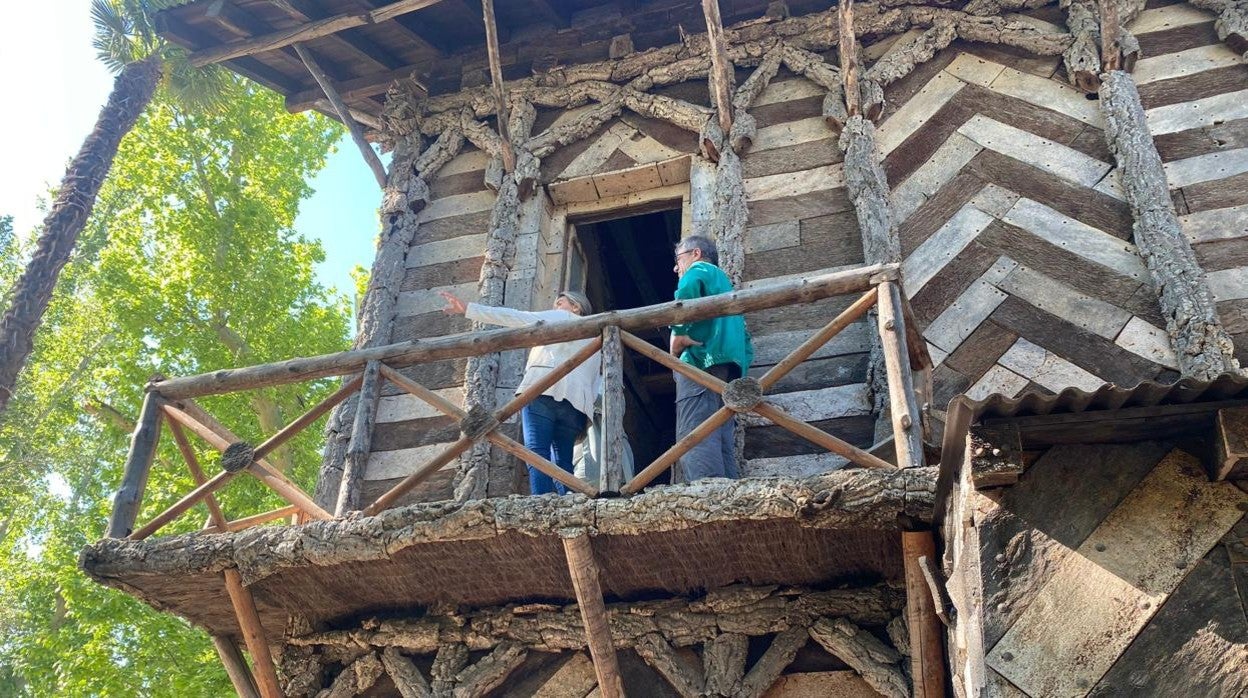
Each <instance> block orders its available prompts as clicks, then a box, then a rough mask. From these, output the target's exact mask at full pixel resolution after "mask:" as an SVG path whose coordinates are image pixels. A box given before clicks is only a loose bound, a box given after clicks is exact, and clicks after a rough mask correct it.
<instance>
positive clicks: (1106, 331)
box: [997, 265, 1132, 339]
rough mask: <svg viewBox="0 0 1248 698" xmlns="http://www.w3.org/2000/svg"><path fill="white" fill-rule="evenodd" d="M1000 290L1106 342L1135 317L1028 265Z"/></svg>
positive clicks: (1005, 280)
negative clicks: (1096, 335) (1100, 337)
mask: <svg viewBox="0 0 1248 698" xmlns="http://www.w3.org/2000/svg"><path fill="white" fill-rule="evenodd" d="M997 288H999V289H1001V290H1002V291H1005V292H1006V293H1009V294H1010V295H1013V296H1018V297H1019V298H1022V299H1023V300H1025V301H1027V302H1028V303H1031V304H1032V305H1034V306H1036V307H1037V308H1040V309H1041V310H1044V311H1046V312H1049V313H1052V314H1054V315H1056V316H1058V317H1060V318H1062V319H1063V320H1065V321H1066V322H1069V323H1071V324H1072V325H1075V326H1077V327H1082V328H1083V329H1085V330H1087V331H1089V332H1093V333H1095V334H1098V335H1100V336H1102V337H1105V338H1106V339H1114V338H1116V337H1117V336H1118V333H1119V332H1121V331H1122V328H1124V327H1126V325H1127V322H1128V321H1130V319H1131V317H1132V316H1131V313H1129V312H1127V311H1125V310H1123V309H1122V308H1119V307H1118V306H1116V305H1113V304H1112V303H1106V302H1105V301H1103V300H1101V299H1099V298H1095V297H1092V296H1089V295H1087V294H1084V293H1080V292H1079V291H1077V290H1075V289H1073V288H1071V287H1069V286H1067V285H1065V284H1063V283H1061V282H1060V281H1057V280H1056V279H1053V278H1050V277H1048V276H1046V275H1044V274H1041V273H1040V272H1038V271H1034V270H1032V269H1030V268H1029V267H1027V266H1024V265H1020V266H1019V267H1018V268H1016V269H1015V270H1014V271H1012V272H1010V273H1009V274H1008V275H1007V276H1006V277H1005V278H1004V279H1002V280H1001V281H1000V282H999V283H998V284H997Z"/></svg>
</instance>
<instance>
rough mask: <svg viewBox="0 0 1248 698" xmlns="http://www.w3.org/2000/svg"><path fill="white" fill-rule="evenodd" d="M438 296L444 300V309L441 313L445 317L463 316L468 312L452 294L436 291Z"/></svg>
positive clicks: (466, 307) (462, 303)
mask: <svg viewBox="0 0 1248 698" xmlns="http://www.w3.org/2000/svg"><path fill="white" fill-rule="evenodd" d="M438 295H439V296H442V298H443V299H445V300H446V307H445V308H443V309H442V312H444V313H446V314H447V315H463V314H464V313H466V312H468V306H467V305H465V304H464V302H463V301H461V300H460V299H458V298H456V297H455V296H453V295H452V294H450V293H447V292H446V291H438Z"/></svg>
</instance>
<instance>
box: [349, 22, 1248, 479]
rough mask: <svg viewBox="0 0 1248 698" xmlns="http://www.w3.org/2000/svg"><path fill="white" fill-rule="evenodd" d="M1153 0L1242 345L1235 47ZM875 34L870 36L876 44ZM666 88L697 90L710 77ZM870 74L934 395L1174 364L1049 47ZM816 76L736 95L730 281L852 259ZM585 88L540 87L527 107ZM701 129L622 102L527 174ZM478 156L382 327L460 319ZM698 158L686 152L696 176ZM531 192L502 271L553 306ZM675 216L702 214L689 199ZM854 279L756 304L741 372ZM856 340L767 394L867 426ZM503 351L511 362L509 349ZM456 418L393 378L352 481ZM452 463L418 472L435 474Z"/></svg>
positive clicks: (782, 449) (1142, 374) (770, 447)
mask: <svg viewBox="0 0 1248 698" xmlns="http://www.w3.org/2000/svg"><path fill="white" fill-rule="evenodd" d="M1166 2H1167V0H1153V2H1150V4H1149V8H1148V9H1147V10H1146V11H1144V12H1143V13H1142V14H1141V15H1140V16H1139V17H1138V18H1137V19H1136V20H1135V21H1134V22H1133V24H1132V25H1131V29H1132V30H1133V31H1134V33H1135V35H1136V36H1137V37H1139V39H1140V43H1141V46H1142V47H1143V50H1144V54H1145V58H1144V59H1142V60H1141V61H1140V62H1139V64H1138V66H1137V67H1136V71H1135V73H1136V79H1137V81H1138V83H1139V85H1140V93H1141V98H1142V99H1143V101H1144V106H1145V107H1146V109H1147V113H1148V119H1149V124H1150V127H1151V128H1152V130H1153V133H1154V136H1155V137H1156V140H1157V145H1158V148H1159V150H1160V152H1161V154H1162V157H1163V159H1164V160H1165V161H1166V163H1167V173H1168V175H1169V178H1170V181H1171V184H1172V187H1173V189H1174V197H1175V202H1176V206H1177V207H1178V210H1179V213H1180V214H1181V216H1182V220H1183V224H1184V228H1185V230H1186V231H1187V232H1188V234H1189V236H1190V237H1191V239H1192V241H1193V244H1194V247H1195V249H1196V252H1197V255H1198V257H1199V259H1200V262H1201V264H1202V265H1203V266H1204V268H1205V269H1206V271H1207V272H1208V278H1209V282H1210V285H1211V287H1212V288H1213V291H1214V293H1215V295H1216V296H1217V298H1218V308H1219V312H1220V314H1221V315H1222V318H1223V321H1224V322H1225V323H1226V325H1227V327H1228V329H1229V330H1230V331H1231V333H1232V335H1233V336H1234V337H1235V339H1236V342H1237V346H1238V348H1239V353H1240V355H1241V358H1248V356H1246V354H1248V111H1245V110H1248V107H1245V106H1244V105H1246V104H1248V68H1246V67H1245V66H1244V65H1243V63H1244V61H1243V59H1242V58H1240V57H1238V56H1236V55H1235V54H1234V53H1233V52H1232V51H1230V50H1229V49H1228V48H1226V47H1225V46H1224V45H1223V44H1221V43H1220V42H1219V41H1218V39H1217V36H1216V34H1215V32H1214V29H1213V20H1214V17H1213V16H1212V15H1211V14H1209V13H1207V12H1204V11H1202V10H1198V9H1195V8H1193V7H1191V6H1190V5H1187V4H1185V3H1184V4H1166ZM1031 15H1032V21H1034V22H1037V23H1044V22H1049V23H1056V24H1061V22H1062V21H1063V20H1062V18H1061V15H1060V11H1059V10H1058V8H1057V7H1056V6H1050V7H1045V8H1041V9H1039V10H1033V11H1031ZM886 42H887V40H886ZM886 42H881V43H880V44H877V45H876V46H873V47H868V49H867V55H879V52H880V49H881V48H882V47H883V46H884V45H886ZM739 77H744V72H743V74H742V76H739ZM664 91H665V92H668V93H670V94H672V95H673V96H679V97H681V98H683V99H688V100H690V101H698V102H700V103H705V102H706V100H707V95H706V87H705V84H704V83H702V81H693V82H690V83H685V84H682V85H675V86H671V87H668V88H664ZM886 97H887V105H886V111H885V114H884V116H883V119H882V121H881V124H880V126H879V129H878V137H879V142H880V146H881V150H882V152H883V155H884V167H885V170H886V172H887V175H888V178H889V182H890V183H891V185H892V187H893V194H894V200H895V206H896V209H897V213H898V220H899V228H900V234H901V237H902V248H903V256H904V260H903V264H904V273H905V282H906V289H905V290H906V293H907V295H908V296H909V298H910V301H911V303H912V304H913V306H914V310H915V315H916V319H917V322H918V324H919V325H920V328H921V329H922V331H923V334H924V336H925V338H926V340H927V342H928V348H929V350H930V351H931V353H932V355H933V358H934V359H935V360H936V362H937V368H936V370H935V374H934V378H935V382H936V402H937V405H938V406H939V405H943V404H945V403H946V402H947V401H948V400H949V399H951V398H952V397H953V396H955V395H957V394H959V393H962V392H966V393H968V394H969V395H971V396H972V397H975V398H982V397H984V396H986V395H988V394H990V393H1005V394H1009V395H1015V394H1018V393H1019V392H1021V391H1023V390H1026V389H1031V390H1041V391H1051V392H1058V391H1060V390H1062V389H1064V388H1067V387H1078V388H1083V389H1088V390H1091V389H1095V388H1096V387H1098V386H1099V385H1101V384H1102V383H1105V382H1112V383H1116V384H1118V385H1134V384H1136V383H1138V382H1140V381H1143V380H1150V379H1155V380H1170V379H1173V378H1174V377H1175V376H1176V373H1175V371H1174V368H1175V366H1176V362H1175V359H1174V356H1173V353H1172V351H1171V349H1170V347H1169V343H1168V341H1167V338H1166V334H1165V330H1164V327H1165V323H1164V320H1163V318H1162V317H1161V316H1160V313H1159V310H1158V305H1157V301H1156V298H1155V294H1154V292H1153V289H1152V285H1151V280H1150V278H1149V275H1148V272H1147V270H1146V269H1145V268H1144V266H1143V264H1142V262H1141V260H1140V258H1139V256H1138V255H1137V254H1136V251H1135V248H1134V246H1133V245H1132V242H1131V235H1132V231H1131V224H1132V221H1131V216H1130V213H1129V211H1128V209H1127V206H1126V203H1125V202H1124V201H1123V200H1122V192H1121V186H1120V183H1119V182H1118V179H1117V177H1118V174H1117V172H1116V168H1115V166H1114V164H1113V158H1112V156H1111V155H1110V154H1109V152H1108V150H1107V148H1106V145H1105V141H1104V134H1103V132H1102V128H1103V120H1102V118H1101V116H1100V113H1099V109H1098V107H1097V104H1096V102H1095V100H1094V99H1093V100H1090V99H1088V98H1087V96H1085V95H1083V94H1081V93H1079V92H1077V91H1076V90H1074V89H1072V88H1071V87H1069V86H1068V85H1067V83H1066V81H1065V79H1064V73H1063V69H1062V68H1061V66H1060V59H1058V58H1056V57H1054V58H1035V57H1028V56H1022V55H1014V54H1011V53H1008V52H1006V51H1005V50H1004V49H1002V48H1000V47H991V46H986V45H977V44H967V43H963V42H957V43H955V44H953V45H952V46H951V47H950V48H949V49H946V50H945V51H943V52H942V53H941V54H940V55H939V56H937V57H936V58H935V59H933V60H932V61H930V62H929V63H927V64H924V65H922V66H920V67H919V68H918V69H916V70H915V71H914V72H913V73H912V74H911V75H909V76H907V77H906V78H904V79H902V80H901V81H899V82H897V83H894V84H893V85H890V86H889V88H888V89H887V90H886ZM822 99H823V90H822V89H821V88H819V87H817V86H815V85H814V84H812V83H810V82H808V81H807V80H805V79H803V78H799V77H795V76H794V75H792V74H789V73H787V72H786V71H783V70H782V71H781V73H780V74H779V75H777V77H776V78H775V80H773V82H772V83H771V85H770V86H769V87H768V88H767V89H766V90H765V91H764V92H763V93H762V94H761V95H760V97H759V98H758V99H757V100H756V101H755V103H754V104H753V105H752V106H751V108H750V112H751V114H753V116H754V117H755V119H756V120H757V122H758V134H757V137H756V138H755V140H754V145H753V147H752V148H751V149H750V151H748V152H747V153H746V154H745V156H744V157H743V159H742V163H743V169H744V174H745V177H746V181H745V189H746V194H747V197H748V206H749V215H750V218H749V227H748V229H747V232H746V241H745V243H746V260H745V272H744V283H745V284H746V285H752V284H758V283H764V282H766V281H769V280H775V279H781V278H785V277H786V276H790V275H795V274H809V273H814V272H818V271H826V270H830V269H837V268H844V267H849V266H854V265H858V264H861V263H862V250H861V241H860V237H859V231H858V227H857V223H856V220H855V217H854V214H853V212H852V210H851V207H850V204H849V201H848V199H847V197H846V193H845V187H844V177H843V172H842V166H841V163H840V154H839V152H838V150H837V148H836V145H835V142H834V140H833V136H832V134H831V132H830V131H829V130H828V128H827V126H826V125H825V124H824V123H823V120H822V118H821V112H820V106H821V103H822ZM577 111H578V110H571V111H568V112H562V111H559V110H542V111H541V113H540V115H539V119H538V125H537V128H538V130H540V129H542V128H545V127H546V126H549V125H550V124H552V123H556V122H559V121H565V120H567V119H569V118H572V117H573V116H574V115H575V114H576V113H577ZM1241 112H1243V113H1241ZM696 147H697V143H696V137H695V135H694V134H692V133H690V132H686V131H683V130H681V129H678V128H676V127H674V126H671V125H669V124H666V123H663V122H659V121H654V120H650V119H645V118H642V117H639V116H637V115H635V114H632V113H631V112H628V111H625V112H624V113H623V114H621V115H620V116H619V117H617V118H615V119H612V120H611V121H609V122H607V123H606V124H604V125H603V126H602V127H601V128H600V129H598V131H597V132H596V133H595V134H593V135H592V136H590V137H589V138H586V139H584V140H581V141H579V142H577V143H574V144H572V145H571V146H569V147H567V148H564V149H562V150H560V151H558V152H556V153H554V154H552V155H550V156H548V157H547V158H545V159H544V161H543V179H544V180H545V181H547V182H551V181H563V180H569V179H574V178H577V177H585V176H586V175H595V174H601V173H604V172H615V171H619V170H622V169H627V168H630V167H635V166H637V165H639V164H645V163H653V162H660V161H663V160H666V159H670V158H671V157H673V156H676V155H679V154H682V153H694V152H695V150H696ZM485 165H486V157H485V156H484V155H483V154H482V153H480V152H478V151H475V150H469V151H468V152H465V153H464V154H461V155H460V156H459V157H457V158H456V159H455V160H453V161H452V162H451V163H450V164H448V165H447V166H446V167H445V168H443V170H442V171H441V172H439V174H438V177H437V178H436V179H435V180H434V182H433V183H432V185H433V193H434V200H433V202H432V204H431V205H430V206H429V208H428V209H426V211H425V212H424V213H423V214H422V224H421V228H420V231H419V232H418V233H417V238H416V241H415V243H414V245H413V247H412V250H411V252H410V254H409V259H408V266H409V269H408V275H407V277H406V279H405V281H404V286H403V295H402V297H401V300H400V315H401V317H400V319H399V321H398V323H397V326H396V328H395V334H394V336H395V339H396V340H400V339H408V338H414V337H419V336H432V335H439V334H446V333H448V332H455V331H461V330H464V329H467V327H468V325H467V323H465V322H463V321H462V320H461V319H457V318H448V317H445V316H443V315H441V314H440V313H439V312H438V307H439V306H440V301H439V299H438V298H437V296H436V293H435V291H436V289H439V288H445V289H448V290H452V291H454V292H456V293H459V294H461V296H464V297H471V295H473V294H474V293H475V289H476V282H477V277H478V275H479V272H480V265H481V261H482V258H483V248H484V240H485V235H486V232H487V227H488V220H489V215H490V206H491V205H492V203H493V200H494V195H493V194H492V193H491V192H489V191H488V190H487V189H486V188H485V186H484V184H483V170H484V168H485ZM710 167H713V166H709V164H708V163H705V162H704V161H700V159H699V158H697V157H696V156H695V157H694V164H693V168H692V169H693V173H692V179H693V180H695V181H694V183H693V184H694V186H693V189H694V190H695V191H693V192H691V195H692V197H693V198H695V199H696V198H697V192H698V190H699V187H698V182H699V181H700V180H701V179H703V178H704V177H705V175H706V174H707V173H708V172H710ZM587 182H589V183H587V185H586V186H591V185H592V186H597V185H593V184H592V182H593V180H592V178H591V179H590V180H587ZM612 193H613V192H606V193H602V192H597V193H596V194H595V195H598V196H608V195H611V194H612ZM615 193H618V192H615ZM536 201H537V202H538V203H536V204H535V205H534V207H533V208H531V209H530V210H529V211H528V212H527V213H526V216H525V222H524V224H523V226H522V227H524V230H525V234H524V235H522V236H521V240H520V241H519V242H518V245H517V263H516V268H515V270H514V271H513V279H512V282H514V288H515V291H514V293H513V292H512V291H511V290H510V289H511V288H512V287H511V285H510V284H511V283H512V282H509V291H508V300H507V303H508V305H513V306H514V307H522V308H529V307H538V306H541V307H545V306H546V305H547V304H549V302H550V298H551V297H552V294H553V293H554V292H555V287H556V286H557V285H558V283H559V278H558V274H559V270H560V268H561V266H562V261H561V260H562V255H563V249H562V245H563V238H562V232H563V230H564V226H565V223H564V219H563V218H561V217H560V214H559V210H558V208H557V207H555V206H554V205H553V204H551V203H550V202H549V201H546V200H542V199H540V198H539V199H536ZM702 203H705V202H702ZM703 208H705V207H704V206H703ZM686 209H687V210H689V211H693V212H694V213H692V214H691V215H692V216H696V215H697V214H696V212H697V211H698V210H701V209H700V208H699V202H698V201H696V200H695V201H693V202H692V204H691V205H690V206H687V207H686ZM687 227H688V228H689V229H693V230H697V229H698V228H699V227H700V226H699V221H696V220H690V221H687ZM848 300H849V299H834V300H829V301H825V302H822V303H819V304H815V305H813V306H809V307H800V308H786V309H775V310H771V311H766V312H760V313H754V314H752V315H751V316H750V317H749V318H748V320H749V326H750V329H751V332H752V333H753V335H754V340H755V348H756V359H755V366H754V367H753V369H752V373H761V372H762V371H765V370H766V369H767V367H769V366H771V365H773V364H774V363H775V362H776V361H778V360H779V359H780V358H781V357H782V356H783V355H784V353H785V352H786V351H787V350H788V349H790V348H792V347H794V346H796V344H797V343H798V342H800V341H801V339H802V338H804V337H805V336H807V335H808V333H809V332H810V331H811V330H813V329H814V328H816V327H818V326H819V325H821V324H823V322H826V320H827V319H828V318H829V317H831V315H832V314H833V313H835V312H837V311H838V310H839V309H840V308H842V307H844V306H845V305H846V304H847V303H848ZM534 304H536V305H534ZM868 345H869V335H868V330H867V327H866V325H865V324H863V323H858V324H856V325H854V326H852V327H850V328H849V329H848V330H847V331H846V332H845V333H844V334H843V335H842V336H841V337H840V338H838V339H837V340H834V342H833V343H832V344H831V345H830V346H829V347H828V348H826V349H825V350H823V351H822V352H820V353H819V354H818V355H817V357H816V358H815V360H813V361H810V362H807V363H806V364H804V365H803V366H801V367H799V368H798V369H797V370H796V371H794V373H793V374H791V375H790V376H789V377H788V378H786V379H785V380H784V381H783V382H782V383H781V384H780V385H779V386H778V388H777V390H778V394H777V395H776V396H775V400H776V401H777V402H779V403H780V404H782V405H783V406H784V407H786V408H787V409H790V410H792V411H793V412H794V413H795V414H797V416H799V417H801V418H802V419H805V420H807V421H811V422H813V423H815V424H817V425H819V426H821V427H823V428H825V429H828V430H830V431H832V432H834V433H837V434H838V435H840V436H842V437H843V438H846V439H847V440H849V441H851V442H853V443H855V444H858V445H860V446H870V445H871V441H872V425H873V417H872V415H871V410H870V405H869V398H868V394H867V390H866V386H865V384H864V381H865V368H866V365H867V350H868ZM510 361H511V362H512V364H513V366H512V369H511V371H512V374H513V376H514V377H513V378H511V379H510V380H511V381H512V382H514V380H515V379H516V378H518V373H516V370H517V369H516V368H515V366H514V364H515V363H516V362H518V361H519V357H518V356H517V357H513V358H511V359H510ZM462 368H463V362H442V363H440V364H436V365H431V366H426V367H419V368H415V369H409V372H410V373H411V374H412V375H413V376H414V377H416V378H417V379H419V380H422V381H424V382H425V383H426V384H427V385H429V387H432V388H435V389H439V390H444V391H446V394H447V395H449V396H451V397H453V398H455V399H459V389H458V386H459V385H460V384H461V383H462ZM746 425H747V428H748V429H747V437H746V451H745V453H746V458H747V465H746V467H745V472H746V474H751V475H767V474H781V473H783V474H798V475H800V474H808V473H813V472H818V471H821V470H826V469H829V468H833V467H839V465H841V464H842V461H841V460H840V459H839V458H836V457H834V456H831V455H830V454H826V453H821V452H820V451H819V449H817V448H815V447H813V446H811V445H809V444H806V443H805V442H803V441H801V440H798V439H796V438H791V437H789V436H788V435H787V434H786V433H784V432H782V431H781V430H779V429H778V428H776V427H773V426H769V425H766V424H765V423H763V422H761V421H758V420H754V419H749V420H747V422H746ZM453 435H454V434H453V430H452V429H451V427H450V425H449V422H447V421H446V420H444V419H442V418H440V417H437V416H435V415H432V414H431V413H429V411H428V410H424V409H423V408H421V407H419V406H417V405H416V404H415V403H414V401H412V400H411V399H409V398H404V397H401V396H396V395H393V394H387V395H386V396H385V397H384V398H383V400H382V405H381V410H380V414H379V427H378V436H377V438H376V441H377V454H376V455H375V456H374V457H373V459H372V461H371V463H370V468H369V472H368V474H367V475H366V477H367V479H368V481H369V483H370V484H369V485H368V487H367V488H366V489H367V490H369V491H370V492H371V491H372V490H373V489H377V488H380V487H383V486H384V485H385V483H386V481H387V480H390V479H392V478H393V477H397V476H399V475H400V474H401V472H402V471H403V470H404V468H410V467H412V465H411V464H412V463H414V462H415V461H416V460H419V459H422V458H424V457H427V456H428V455H431V454H432V453H433V452H434V451H435V450H436V448H437V447H438V445H439V444H442V443H445V442H446V441H448V440H449V439H451V438H453ZM403 464H406V465H403ZM507 467H510V466H507ZM450 472H451V471H450V469H449V468H448V470H447V471H445V473H444V474H439V476H438V477H437V478H435V479H434V481H433V482H432V483H431V485H430V486H429V487H427V488H425V489H426V490H427V491H428V494H422V495H420V496H421V497H422V498H429V497H434V495H435V493H445V492H446V491H447V489H446V486H447V484H448V483H449V477H450ZM508 483H509V480H508V476H505V475H503V476H499V477H498V478H492V484H491V493H492V494H493V493H497V494H506V493H507V492H509V491H510V490H509V489H508V487H509V484H508ZM366 496H367V492H366Z"/></svg>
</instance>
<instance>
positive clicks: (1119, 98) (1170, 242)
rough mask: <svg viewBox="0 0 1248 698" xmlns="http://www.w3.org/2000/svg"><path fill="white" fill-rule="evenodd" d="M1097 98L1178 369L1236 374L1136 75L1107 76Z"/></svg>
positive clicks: (1203, 374)
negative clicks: (1182, 224)
mask: <svg viewBox="0 0 1248 698" xmlns="http://www.w3.org/2000/svg"><path fill="white" fill-rule="evenodd" d="M1100 97H1101V113H1102V114H1103V115H1104V116H1105V139H1106V141H1107V142H1108V143H1109V149H1110V151H1112V152H1113V154H1114V158H1115V159H1116V160H1117V162H1118V168H1119V170H1120V171H1121V173H1122V186H1123V190H1124V191H1125V193H1126V198H1127V204H1128V205H1129V206H1130V207H1131V216H1132V218H1134V219H1135V245H1136V249H1138V250H1139V253H1140V256H1141V257H1143V258H1144V261H1145V263H1146V264H1147V265H1148V270H1149V272H1150V273H1151V274H1152V277H1153V286H1154V287H1155V288H1156V291H1157V297H1158V301H1159V303H1160V305H1161V311H1162V313H1163V314H1164V315H1165V317H1166V331H1167V333H1168V334H1169V335H1170V343H1171V344H1172V345H1173V346H1174V353H1175V355H1176V356H1177V357H1178V361H1179V371H1180V372H1181V373H1182V374H1183V375H1184V376H1190V377H1193V378H1196V379H1198V380H1205V381H1209V380H1213V379H1214V378H1216V377H1217V376H1218V375H1220V374H1222V373H1228V372H1238V371H1239V362H1238V361H1237V360H1236V359H1235V357H1234V351H1235V346H1234V344H1232V342H1231V338H1230V335H1228V334H1227V333H1226V330H1225V329H1224V328H1223V327H1222V322H1221V321H1220V320H1219V319H1218V314H1217V309H1216V307H1215V305H1214V300H1213V293H1211V292H1210V290H1209V285H1208V283H1207V282H1206V280H1205V274H1204V271H1203V270H1201V268H1200V265H1199V264H1198V263H1197V261H1196V254H1195V253H1194V252H1193V251H1192V246H1191V244H1189V243H1188V241H1187V238H1186V237H1184V235H1183V230H1182V228H1181V227H1180V226H1179V219H1178V216H1177V214H1176V213H1175V210H1174V202H1173V201H1172V200H1171V198H1170V189H1169V186H1168V185H1167V183H1166V173H1165V170H1164V169H1163V168H1162V162H1161V156H1160V155H1159V154H1158V153H1157V146H1156V144H1154V143H1153V137H1152V134H1150V133H1149V131H1148V123H1147V122H1146V121H1145V119H1144V107H1143V106H1142V105H1141V104H1140V94H1139V92H1138V91H1137V90H1136V88H1135V80H1134V79H1132V77H1131V75H1130V74H1129V73H1126V72H1123V71H1120V70H1113V71H1110V72H1108V73H1105V74H1103V75H1102V76H1101V87H1100Z"/></svg>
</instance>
